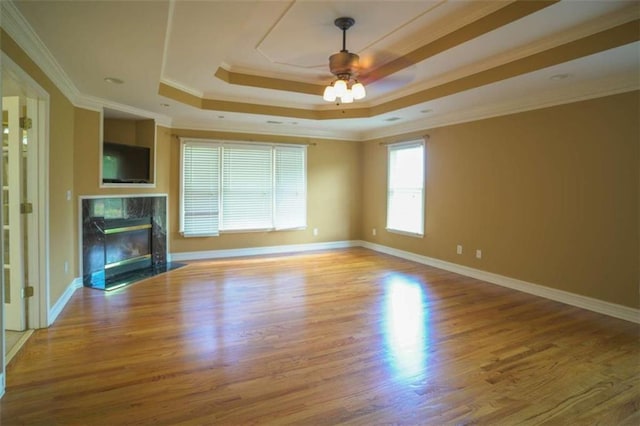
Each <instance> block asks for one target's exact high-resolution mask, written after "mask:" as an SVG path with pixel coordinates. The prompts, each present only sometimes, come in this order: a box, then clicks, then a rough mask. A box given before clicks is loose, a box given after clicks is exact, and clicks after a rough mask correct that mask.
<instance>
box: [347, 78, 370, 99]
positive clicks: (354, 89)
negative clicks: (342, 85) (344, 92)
mask: <svg viewBox="0 0 640 426" xmlns="http://www.w3.org/2000/svg"><path fill="white" fill-rule="evenodd" d="M351 93H353V99H355V100H360V99H364V97H365V96H367V92H366V91H365V90H364V85H363V84H362V83H360V82H359V81H357V80H356V84H354V85H353V86H351Z"/></svg>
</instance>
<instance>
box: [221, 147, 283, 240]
mask: <svg viewBox="0 0 640 426" xmlns="http://www.w3.org/2000/svg"><path fill="white" fill-rule="evenodd" d="M271 151H272V149H271V147H270V146H256V145H246V146H242V145H224V149H223V154H222V158H223V159H222V170H223V171H222V229H224V230H226V231H238V230H244V229H269V228H272V227H273V226H272V223H273V219H272V213H271V212H272V206H271V204H272V200H273V193H272V187H273V184H272V177H271V176H272V164H271V163H272V161H271Z"/></svg>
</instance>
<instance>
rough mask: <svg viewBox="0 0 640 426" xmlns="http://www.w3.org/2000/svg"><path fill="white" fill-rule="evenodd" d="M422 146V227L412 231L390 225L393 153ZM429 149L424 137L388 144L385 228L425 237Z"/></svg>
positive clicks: (392, 231) (401, 233)
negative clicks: (417, 230)
mask: <svg viewBox="0 0 640 426" xmlns="http://www.w3.org/2000/svg"><path fill="white" fill-rule="evenodd" d="M416 147H421V148H422V187H421V188H420V190H421V194H420V221H419V224H420V229H419V232H411V231H407V230H404V229H396V228H392V227H390V226H389V216H390V215H389V212H390V202H391V191H392V188H391V177H392V176H391V173H392V170H391V167H392V164H391V153H392V152H393V151H398V150H401V149H410V148H416ZM426 166H427V149H426V141H425V140H424V139H416V140H411V141H405V142H398V143H393V144H388V145H387V188H386V189H387V198H386V201H387V203H386V218H385V230H386V231H388V232H391V233H394V234H400V235H406V236H410V237H416V238H423V237H424V233H425V216H426V206H425V193H426V184H427V178H426V169H427V167H426Z"/></svg>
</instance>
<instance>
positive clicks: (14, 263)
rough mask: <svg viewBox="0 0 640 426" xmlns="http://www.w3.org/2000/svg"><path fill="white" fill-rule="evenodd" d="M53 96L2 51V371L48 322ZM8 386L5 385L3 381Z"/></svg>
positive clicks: (0, 197) (0, 217)
mask: <svg viewBox="0 0 640 426" xmlns="http://www.w3.org/2000/svg"><path fill="white" fill-rule="evenodd" d="M48 102H49V101H48V94H47V93H46V92H45V91H44V90H43V89H42V88H41V87H40V86H39V85H38V84H37V83H35V81H33V80H32V79H31V78H30V77H29V76H28V75H27V74H26V73H25V72H24V71H23V70H22V69H20V68H19V67H18V66H17V65H16V64H15V63H14V62H13V61H11V59H9V58H8V57H7V56H6V55H5V54H4V53H3V54H2V161H1V162H0V171H1V175H2V176H1V179H2V193H1V196H0V199H1V200H2V210H1V213H0V219H1V220H0V222H1V223H2V233H0V235H1V237H0V239H1V241H2V244H1V245H0V247H1V253H2V255H1V256H0V257H2V259H3V271H2V288H1V289H2V292H1V294H2V300H1V303H0V307H1V309H2V311H3V319H4V320H3V322H2V325H1V329H2V345H1V346H0V348H1V349H2V359H3V362H2V371H3V372H4V367H5V366H6V365H7V364H8V362H9V361H10V359H11V357H12V356H13V355H15V354H16V353H17V352H18V350H19V348H20V347H21V346H22V344H24V343H25V342H26V340H27V339H28V337H29V335H30V334H31V332H32V331H33V329H35V328H40V327H46V326H47V313H48V311H47V300H48V297H47V296H48V285H47V284H48V283H47V280H46V273H45V272H46V269H45V266H46V262H45V260H46V253H47V251H46V246H45V244H44V242H45V241H46V238H45V236H46V233H45V224H46V222H45V209H46V203H45V200H46V193H47V190H46V170H47V167H46V156H44V155H43V148H44V146H45V137H46V128H47V127H46V125H47V119H48ZM2 384H4V383H2Z"/></svg>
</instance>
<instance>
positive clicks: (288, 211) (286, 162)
mask: <svg viewBox="0 0 640 426" xmlns="http://www.w3.org/2000/svg"><path fill="white" fill-rule="evenodd" d="M305 157H306V156H305V149H303V148H300V147H284V146H278V147H275V189H276V192H275V218H274V227H275V228H276V229H291V228H301V227H304V226H306V225H307V182H306V172H305V170H306V168H307V167H306V161H305Z"/></svg>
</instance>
